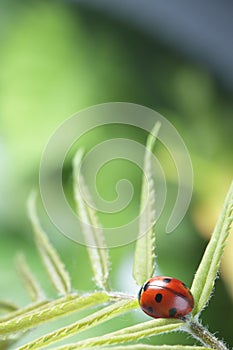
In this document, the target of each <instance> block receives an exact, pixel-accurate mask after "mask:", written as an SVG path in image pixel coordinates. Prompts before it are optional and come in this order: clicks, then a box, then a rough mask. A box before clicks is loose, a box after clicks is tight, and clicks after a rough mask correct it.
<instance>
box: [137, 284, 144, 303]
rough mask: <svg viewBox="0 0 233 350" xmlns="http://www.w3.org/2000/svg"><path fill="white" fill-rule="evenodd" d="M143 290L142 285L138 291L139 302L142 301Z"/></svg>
mask: <svg viewBox="0 0 233 350" xmlns="http://www.w3.org/2000/svg"><path fill="white" fill-rule="evenodd" d="M142 290H143V287H141V289H140V290H139V292H138V302H139V303H140V299H141V294H142Z"/></svg>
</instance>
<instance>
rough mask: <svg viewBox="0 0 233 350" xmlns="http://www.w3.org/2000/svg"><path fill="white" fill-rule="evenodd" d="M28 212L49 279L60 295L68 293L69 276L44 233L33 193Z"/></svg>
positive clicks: (69, 287)
mask: <svg viewBox="0 0 233 350" xmlns="http://www.w3.org/2000/svg"><path fill="white" fill-rule="evenodd" d="M28 214H29V218H30V220H31V223H32V227H33V230H34V235H35V242H36V245H37V249H38V251H39V253H40V256H41V259H42V261H43V264H44V266H45V268H46V271H47V273H48V276H49V278H50V281H51V282H52V284H53V286H54V287H55V288H56V290H57V291H58V292H59V293H61V294H62V295H63V294H67V293H69V292H70V290H71V283H70V276H69V274H68V272H67V271H66V269H65V267H64V264H63V262H62V261H61V259H60V257H59V255H58V254H57V252H56V250H55V249H54V248H53V246H52V245H51V243H50V242H49V240H48V238H47V235H46V233H45V232H44V231H43V229H42V227H41V224H40V222H39V219H38V216H37V212H36V194H35V193H32V194H31V195H30V197H29V199H28Z"/></svg>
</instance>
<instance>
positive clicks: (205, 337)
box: [184, 320, 228, 350]
mask: <svg viewBox="0 0 233 350" xmlns="http://www.w3.org/2000/svg"><path fill="white" fill-rule="evenodd" d="M184 330H186V331H187V332H188V333H191V334H192V335H193V337H194V338H196V339H198V340H199V341H200V342H201V343H202V344H203V345H205V346H209V347H210V348H211V349H215V350H228V348H227V347H226V346H225V345H224V344H223V343H222V342H221V341H220V340H219V339H217V338H216V337H215V336H214V335H213V334H212V333H210V332H209V331H208V330H207V329H206V328H205V327H203V326H202V324H200V323H199V322H198V321H193V320H192V321H190V322H187V323H186V329H185V328H184Z"/></svg>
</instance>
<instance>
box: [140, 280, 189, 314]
mask: <svg viewBox="0 0 233 350" xmlns="http://www.w3.org/2000/svg"><path fill="white" fill-rule="evenodd" d="M138 301H139V304H140V306H141V309H142V310H143V311H144V312H145V313H146V314H147V315H149V316H151V317H154V318H183V317H184V316H185V315H187V314H188V313H189V312H190V311H191V310H192V309H193V306H194V300H193V296H192V294H191V292H190V290H189V289H188V288H187V287H186V285H185V284H184V283H183V282H181V281H180V280H178V279H176V278H172V277H167V276H157V277H153V278H150V279H149V280H148V281H147V282H146V283H145V284H144V285H143V286H142V288H141V289H140V291H139V294H138Z"/></svg>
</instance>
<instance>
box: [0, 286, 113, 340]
mask: <svg viewBox="0 0 233 350" xmlns="http://www.w3.org/2000/svg"><path fill="white" fill-rule="evenodd" d="M110 300H111V297H110V296H109V295H107V294H106V293H104V292H96V293H93V294H90V295H83V296H79V295H77V294H76V293H75V294H68V295H66V296H64V297H62V298H59V299H57V300H54V301H51V302H48V303H47V304H44V305H42V306H41V307H37V308H36V309H33V310H30V311H28V312H26V311H25V312H24V313H22V314H19V315H17V316H16V317H14V318H11V319H9V320H6V321H5V320H4V321H2V319H1V322H0V336H1V335H9V334H13V333H16V332H22V331H25V330H27V329H30V328H34V327H35V326H38V325H40V324H43V323H46V322H49V321H50V320H53V319H56V318H58V317H59V316H65V315H69V314H71V313H73V312H76V311H79V310H83V309H86V308H89V307H91V306H96V305H99V304H102V303H106V302H108V301H110Z"/></svg>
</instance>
